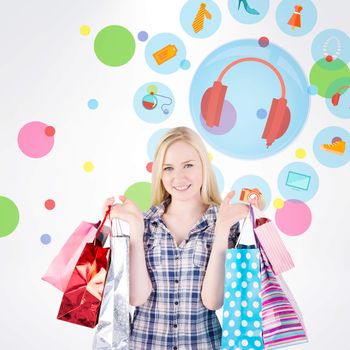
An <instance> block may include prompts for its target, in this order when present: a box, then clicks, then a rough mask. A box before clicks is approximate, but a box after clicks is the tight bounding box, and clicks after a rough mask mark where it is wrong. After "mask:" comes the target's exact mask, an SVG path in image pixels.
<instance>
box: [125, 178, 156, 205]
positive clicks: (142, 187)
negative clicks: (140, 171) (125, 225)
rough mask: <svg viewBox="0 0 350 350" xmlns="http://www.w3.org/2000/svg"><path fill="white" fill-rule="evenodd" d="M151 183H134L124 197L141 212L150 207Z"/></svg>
mask: <svg viewBox="0 0 350 350" xmlns="http://www.w3.org/2000/svg"><path fill="white" fill-rule="evenodd" d="M151 187H152V186H151V183H149V182H136V183H135V184H133V185H131V186H130V187H128V189H127V190H126V192H125V197H126V198H128V199H130V200H132V201H133V202H134V203H135V204H136V205H137V206H138V207H139V209H140V210H141V211H146V210H148V209H149V207H150V206H151V191H152V189H151Z"/></svg>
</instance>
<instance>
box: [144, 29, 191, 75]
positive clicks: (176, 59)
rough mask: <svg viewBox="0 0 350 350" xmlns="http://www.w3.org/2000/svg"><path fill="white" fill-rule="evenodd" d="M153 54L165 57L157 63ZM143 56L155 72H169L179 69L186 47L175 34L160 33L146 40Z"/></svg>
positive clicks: (184, 56)
mask: <svg viewBox="0 0 350 350" xmlns="http://www.w3.org/2000/svg"><path fill="white" fill-rule="evenodd" d="M168 52H172V53H173V52H175V53H176V54H175V55H174V56H172V55H171V54H168ZM153 55H155V56H156V57H158V58H162V57H165V58H166V59H164V60H162V59H161V60H160V62H161V63H157V61H156V59H155V57H154V56H153ZM168 57H169V59H168ZM170 57H171V58H170ZM145 58H146V62H147V64H148V65H149V67H150V68H151V69H153V70H154V71H155V72H157V73H161V74H171V73H174V72H176V71H178V70H179V69H180V67H181V62H182V61H183V60H184V59H185V58H186V48H185V45H184V44H183V42H182V40H181V39H179V38H178V37H177V36H176V35H174V34H171V33H160V34H158V35H156V36H154V37H153V38H152V39H150V40H149V41H148V42H147V45H146V48H145Z"/></svg>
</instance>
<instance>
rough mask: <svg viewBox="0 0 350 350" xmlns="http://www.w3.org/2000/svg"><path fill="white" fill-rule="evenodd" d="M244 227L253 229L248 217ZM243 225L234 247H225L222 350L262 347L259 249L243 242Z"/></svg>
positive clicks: (256, 348) (257, 349) (256, 349)
mask: <svg viewBox="0 0 350 350" xmlns="http://www.w3.org/2000/svg"><path fill="white" fill-rule="evenodd" d="M243 227H245V228H248V229H249V228H250V230H251V231H253V230H252V222H251V219H250V217H247V218H246V220H245V223H244V225H243ZM243 227H242V228H241V234H240V238H239V242H237V245H236V247H235V248H231V249H227V250H226V262H225V290H224V306H223V319H222V339H221V349H222V350H232V349H235V350H244V349H247V350H249V349H254V350H259V349H264V344H263V338H262V306H261V297H260V291H261V274H260V251H259V249H257V248H256V245H255V248H252V245H251V244H250V245H246V246H244V245H242V243H243V242H242V241H243V239H244V237H243V236H244V230H243ZM253 247H254V245H253Z"/></svg>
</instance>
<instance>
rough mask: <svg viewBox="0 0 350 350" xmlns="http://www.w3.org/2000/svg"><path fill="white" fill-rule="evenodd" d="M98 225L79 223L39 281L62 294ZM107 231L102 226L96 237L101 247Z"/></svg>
mask: <svg viewBox="0 0 350 350" xmlns="http://www.w3.org/2000/svg"><path fill="white" fill-rule="evenodd" d="M100 223H101V221H99V222H98V223H96V224H93V223H90V222H86V221H83V222H81V223H80V225H79V226H78V227H77V228H76V229H75V231H74V232H73V233H72V234H71V236H70V237H69V239H68V240H67V242H66V243H65V244H64V246H63V247H62V248H61V250H60V251H59V253H58V254H57V256H56V257H55V258H54V259H53V260H52V262H51V264H50V266H49V267H48V269H47V271H46V273H45V274H44V276H42V277H41V279H42V280H44V281H46V282H48V283H50V284H52V285H53V286H54V287H56V288H58V289H59V290H61V291H62V292H64V291H65V290H66V287H67V285H68V282H69V279H70V277H71V275H72V273H73V270H74V267H75V265H76V263H77V261H78V259H79V257H80V254H81V253H82V251H83V249H84V247H85V244H86V243H88V242H91V241H93V239H94V238H95V235H96V233H97V230H98V228H99V226H100ZM109 230H110V229H109V227H107V226H103V227H102V229H101V232H100V233H99V235H98V240H99V241H100V242H101V243H102V245H103V244H104V242H105V240H106V238H107V237H108V234H109Z"/></svg>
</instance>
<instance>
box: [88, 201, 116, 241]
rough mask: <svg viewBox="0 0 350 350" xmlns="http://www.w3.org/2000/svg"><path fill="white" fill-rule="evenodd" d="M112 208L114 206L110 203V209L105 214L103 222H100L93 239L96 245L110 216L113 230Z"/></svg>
mask: <svg viewBox="0 0 350 350" xmlns="http://www.w3.org/2000/svg"><path fill="white" fill-rule="evenodd" d="M111 208H112V206H111V205H109V206H108V210H107V211H106V213H105V216H104V218H103V220H102V223H101V224H100V226H99V227H98V229H97V231H96V235H95V239H94V241H93V243H94V245H96V242H97V241H98V239H97V237H98V235H99V233H100V231H101V230H102V227H103V225H104V224H105V222H106V220H107V217H108V218H109V221H110V223H111V232H112V220H111ZM111 232H110V235H111Z"/></svg>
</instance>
